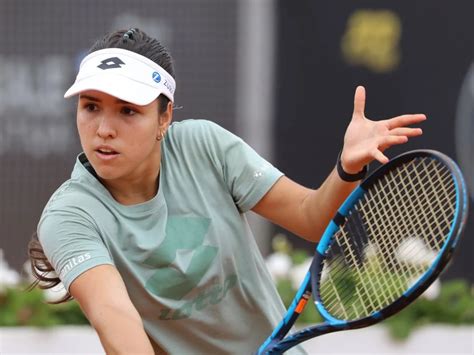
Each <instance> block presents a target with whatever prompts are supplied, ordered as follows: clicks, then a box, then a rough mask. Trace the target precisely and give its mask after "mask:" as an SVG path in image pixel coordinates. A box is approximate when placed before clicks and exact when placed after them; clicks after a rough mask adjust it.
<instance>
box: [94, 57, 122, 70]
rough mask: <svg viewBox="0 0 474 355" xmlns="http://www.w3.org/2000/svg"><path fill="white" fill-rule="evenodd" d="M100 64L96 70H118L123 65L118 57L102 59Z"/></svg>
mask: <svg viewBox="0 0 474 355" xmlns="http://www.w3.org/2000/svg"><path fill="white" fill-rule="evenodd" d="M101 63H102V64H100V65H98V66H97V68H100V69H102V70H107V69H114V68H120V66H121V65H125V63H124V62H122V61H121V60H120V58H118V57H112V58H109V59H104V60H103V61H102V62H101Z"/></svg>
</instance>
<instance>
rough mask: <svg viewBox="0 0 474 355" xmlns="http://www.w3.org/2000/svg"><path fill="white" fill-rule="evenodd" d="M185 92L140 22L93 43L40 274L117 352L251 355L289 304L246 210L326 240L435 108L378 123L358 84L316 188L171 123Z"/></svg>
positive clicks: (232, 142)
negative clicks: (340, 142) (367, 111)
mask: <svg viewBox="0 0 474 355" xmlns="http://www.w3.org/2000/svg"><path fill="white" fill-rule="evenodd" d="M175 88H176V84H175V80H174V70H173V63H172V59H171V56H170V54H169V53H168V52H167V50H166V49H165V48H164V47H163V46H162V45H161V44H160V43H159V42H158V41H157V40H156V39H153V38H150V37H149V36H147V35H146V34H145V33H144V32H142V31H140V30H139V29H130V30H123V31H117V32H113V33H110V34H108V35H106V36H105V37H104V38H102V39H100V40H99V41H98V42H96V43H95V44H94V45H93V46H92V48H91V49H90V52H89V54H88V55H87V56H86V57H85V58H84V60H83V61H82V63H81V66H80V69H79V73H78V75H77V78H76V80H75V82H74V84H73V85H72V86H71V87H70V88H69V90H67V92H66V94H65V97H72V96H77V97H78V104H77V128H78V132H79V137H80V141H81V145H82V149H83V152H82V153H81V154H79V156H78V157H77V160H76V163H75V166H74V169H73V171H72V175H71V178H70V179H69V180H67V181H66V182H65V183H63V184H62V185H61V186H60V187H59V188H58V189H57V191H56V192H55V193H54V194H53V195H52V197H51V198H50V200H49V202H48V203H47V205H46V207H45V209H44V211H43V214H42V216H41V219H40V221H39V224H38V230H37V237H35V238H34V239H33V240H32V241H31V243H30V246H29V252H30V257H31V261H32V266H33V270H34V271H35V272H36V275H37V277H38V279H40V280H42V281H43V282H44V281H47V282H48V285H47V286H48V287H49V286H53V285H55V284H57V283H58V282H59V281H61V282H62V283H63V284H64V285H65V287H66V290H68V292H69V294H68V296H69V297H73V298H74V299H76V300H77V301H78V302H79V304H80V306H81V308H82V310H83V312H84V314H85V315H86V316H87V318H88V319H89V321H90V323H91V324H92V326H93V327H94V328H95V330H96V331H97V333H98V335H99V337H100V340H101V342H102V345H103V347H104V349H105V350H106V351H107V353H110V354H121V353H124V354H131V353H143V354H146V353H150V354H151V353H153V352H155V353H165V352H170V353H176V354H191V353H192V354H197V353H207V354H220V353H239V354H244V353H247V354H249V353H253V352H255V351H256V349H257V348H258V346H259V345H260V344H261V343H262V341H263V340H264V339H265V338H266V337H267V336H268V335H269V334H270V333H271V331H272V329H273V328H274V327H275V325H276V324H277V323H278V322H279V320H280V319H281V317H282V315H283V314H284V312H285V308H284V306H283V304H282V302H281V300H280V298H279V296H278V293H277V291H276V289H275V286H274V285H273V283H272V280H271V278H270V275H269V273H268V272H267V270H266V269H265V266H264V261H263V258H262V256H261V255H260V253H259V251H258V249H257V246H256V243H255V241H254V239H253V236H252V234H251V231H250V229H249V226H248V224H247V221H246V218H245V212H247V211H249V210H252V211H254V212H256V213H258V214H260V215H262V216H263V217H265V218H267V219H269V220H270V221H272V222H274V223H276V224H278V225H280V226H282V227H284V228H286V229H287V230H289V231H291V232H293V233H295V234H297V235H299V236H301V237H303V238H305V239H307V240H310V241H313V242H316V241H318V239H319V238H320V236H321V234H322V232H323V231H324V229H325V227H326V225H327V223H328V222H329V221H330V219H331V218H332V217H333V215H334V213H335V212H336V210H337V208H338V206H339V205H340V204H341V203H342V202H343V201H344V199H345V198H346V197H347V196H348V194H349V193H350V192H351V191H352V190H353V189H354V188H355V186H356V185H357V181H358V180H360V179H361V178H362V177H363V176H364V172H365V166H366V165H367V164H368V163H370V162H371V161H372V160H374V159H375V160H378V161H379V162H381V163H386V162H387V161H388V159H387V157H386V156H385V155H384V153H383V152H384V150H385V149H387V148H389V147H390V146H392V145H396V144H402V143H405V142H407V140H408V138H410V137H415V136H419V135H420V134H421V133H422V132H421V129H419V128H410V127H407V126H409V125H412V124H417V123H419V122H421V121H423V120H425V116H424V115H422V114H409V115H402V116H398V117H395V118H391V119H388V120H382V121H371V120H369V119H367V118H366V117H365V116H364V106H365V90H364V88H363V87H358V88H357V89H356V92H355V100H354V113H353V116H352V119H351V121H350V123H349V126H348V128H347V131H346V133H345V137H344V146H343V149H342V150H341V154H340V156H339V159H338V163H337V168H335V169H334V170H333V171H332V172H331V173H330V174H329V176H328V178H327V179H326V180H325V182H324V183H323V184H322V185H321V186H320V187H319V188H318V189H309V188H306V187H303V186H300V185H298V184H297V183H295V182H293V181H292V180H290V179H289V178H287V177H285V176H284V175H283V174H282V172H280V171H279V170H277V169H276V168H275V167H273V166H272V165H271V164H270V163H268V162H267V161H265V160H264V159H262V158H261V157H260V156H259V155H258V154H257V153H256V152H255V151H254V150H252V149H251V148H250V147H249V146H248V145H247V144H245V143H244V142H243V141H242V139H240V138H238V137H237V136H235V135H233V134H232V133H230V132H228V131H226V130H225V129H223V128H221V127H219V126H218V125H217V124H215V123H212V122H210V121H206V120H185V121H182V122H177V123H172V118H173V102H174V94H175ZM289 119H291V118H289ZM335 160H336V159H335ZM43 253H44V254H43ZM46 271H55V273H56V275H55V276H51V274H45V272H46ZM56 276H57V277H56ZM65 300H66V299H63V301H65ZM296 351H298V350H296Z"/></svg>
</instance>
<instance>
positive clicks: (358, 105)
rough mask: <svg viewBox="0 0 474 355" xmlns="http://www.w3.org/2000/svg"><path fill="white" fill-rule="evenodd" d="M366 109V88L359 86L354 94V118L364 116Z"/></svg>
mask: <svg viewBox="0 0 474 355" xmlns="http://www.w3.org/2000/svg"><path fill="white" fill-rule="evenodd" d="M364 111H365V88H364V87H363V86H358V87H357V88H356V91H355V94H354V113H353V114H352V118H363V117H364Z"/></svg>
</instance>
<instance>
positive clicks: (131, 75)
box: [64, 48, 176, 106]
mask: <svg viewBox="0 0 474 355" xmlns="http://www.w3.org/2000/svg"><path fill="white" fill-rule="evenodd" d="M175 88H176V83H175V81H174V79H173V77H172V76H171V75H170V74H169V73H168V72H167V71H166V70H164V69H163V68H162V67H160V66H159V65H158V64H156V63H155V62H153V61H152V60H150V59H148V58H146V57H144V56H142V55H140V54H137V53H135V52H132V51H129V50H126V49H121V48H107V49H101V50H98V51H95V52H92V53H91V54H89V55H88V56H87V57H85V58H84V59H83V60H82V62H81V66H80V67H79V73H78V74H77V77H76V81H75V82H74V84H73V85H72V86H71V87H70V88H69V90H68V91H66V93H65V94H64V97H66V98H67V97H71V96H74V95H77V94H79V93H81V92H83V91H86V90H97V91H101V92H105V93H106V94H109V95H112V96H114V97H117V98H119V99H121V100H124V101H127V102H130V103H132V104H135V105H139V106H145V105H148V104H150V103H151V102H152V101H153V100H155V99H156V98H157V97H158V96H160V94H163V95H165V96H166V97H167V98H168V99H170V100H171V102H174V91H175Z"/></svg>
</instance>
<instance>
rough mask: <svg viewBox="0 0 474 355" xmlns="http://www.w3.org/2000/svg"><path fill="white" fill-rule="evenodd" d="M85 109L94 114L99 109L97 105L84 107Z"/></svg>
mask: <svg viewBox="0 0 474 355" xmlns="http://www.w3.org/2000/svg"><path fill="white" fill-rule="evenodd" d="M84 108H85V109H86V111H89V112H94V111H97V110H98V109H99V108H98V107H97V105H96V104H86V105H84Z"/></svg>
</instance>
